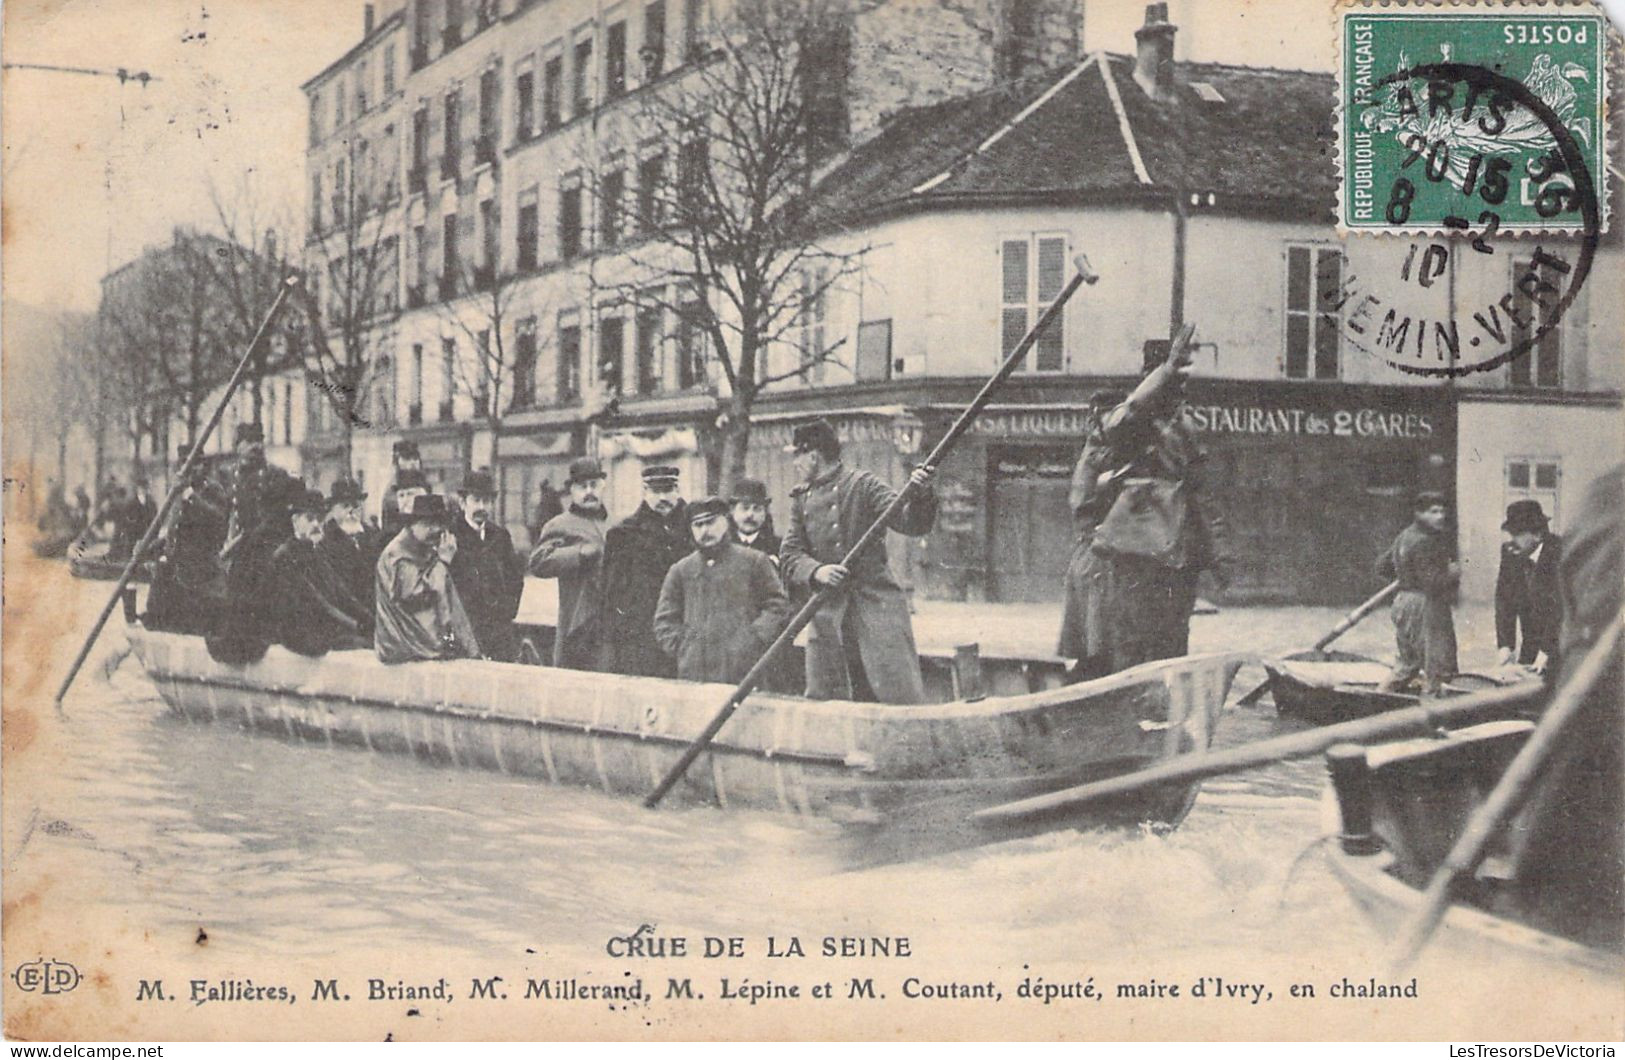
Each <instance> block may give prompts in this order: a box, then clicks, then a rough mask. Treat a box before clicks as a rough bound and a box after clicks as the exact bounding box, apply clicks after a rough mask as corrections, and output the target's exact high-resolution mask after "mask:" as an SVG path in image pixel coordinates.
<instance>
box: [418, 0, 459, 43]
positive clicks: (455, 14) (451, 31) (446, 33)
mask: <svg viewBox="0 0 1625 1060" xmlns="http://www.w3.org/2000/svg"><path fill="white" fill-rule="evenodd" d="M420 2H421V0H420ZM440 43H441V46H442V47H443V48H445V49H446V50H447V51H450V50H451V49H453V48H455V47H457V45H459V44H461V43H463V0H446V28H445V29H444V30H442V31H441V34H440Z"/></svg>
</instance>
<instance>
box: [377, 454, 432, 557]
mask: <svg viewBox="0 0 1625 1060" xmlns="http://www.w3.org/2000/svg"><path fill="white" fill-rule="evenodd" d="M428 492H429V480H428V478H427V477H425V476H424V474H423V472H421V471H417V470H414V469H412V468H407V469H406V470H404V471H401V472H399V473H397V474H396V476H395V481H394V483H393V484H391V486H390V487H389V492H388V493H387V494H385V495H384V512H383V539H384V541H385V543H388V542H390V541H393V540H395V538H396V536H397V535H399V534H400V532H401V531H402V530H404V529H406V525H407V523H408V522H410V521H411V520H410V519H409V518H408V517H407V515H406V513H407V512H410V511H411V510H412V502H413V501H415V500H417V499H418V498H419V497H422V496H425V495H426V494H427V493H428ZM442 501H444V498H442Z"/></svg>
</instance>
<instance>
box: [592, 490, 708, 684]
mask: <svg viewBox="0 0 1625 1060" xmlns="http://www.w3.org/2000/svg"><path fill="white" fill-rule="evenodd" d="M693 550H694V540H693V538H692V537H691V536H690V535H689V530H688V513H687V510H686V506H685V505H684V504H683V494H682V491H681V490H680V489H679V488H678V471H677V469H676V468H675V467H672V466H671V465H670V464H652V465H650V466H648V467H645V468H644V469H643V503H642V504H640V505H638V510H637V511H635V512H633V513H632V514H631V515H629V516H627V517H626V518H625V519H623V520H621V522H620V523H619V524H617V525H616V526H613V527H611V528H610V530H609V532H608V533H607V534H605V535H604V641H605V644H606V646H607V647H608V649H609V666H610V669H611V670H613V671H614V672H615V673H620V674H640V675H642V676H645V677H671V676H673V675H674V674H675V673H676V669H675V667H674V665H673V662H672V658H671V656H669V655H667V654H666V653H665V651H663V650H662V649H661V647H660V642H659V641H657V640H656V639H655V631H654V617H655V604H656V602H657V601H658V600H659V599H660V587H661V586H662V585H664V584H665V581H666V572H667V571H669V570H671V565H672V564H673V563H676V562H677V561H678V560H680V559H682V558H683V557H684V556H686V555H688V554H689V553H690V552H692V551H693Z"/></svg>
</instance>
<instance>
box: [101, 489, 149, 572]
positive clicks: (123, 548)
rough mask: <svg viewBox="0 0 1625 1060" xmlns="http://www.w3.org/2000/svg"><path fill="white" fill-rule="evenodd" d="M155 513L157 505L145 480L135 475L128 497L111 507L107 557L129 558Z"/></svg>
mask: <svg viewBox="0 0 1625 1060" xmlns="http://www.w3.org/2000/svg"><path fill="white" fill-rule="evenodd" d="M157 515H158V505H157V503H156V502H155V501H154V500H153V499H152V493H151V492H150V491H149V490H148V489H147V480H146V479H144V478H141V477H140V476H139V475H138V476H136V478H135V481H134V483H133V484H132V486H131V489H130V495H129V497H128V498H126V499H125V500H124V502H123V503H122V504H120V505H119V506H118V507H117V508H115V509H113V540H112V543H111V544H110V545H109V546H108V549H107V558H108V559H116V560H126V559H129V558H130V553H132V552H134V551H135V546H136V544H137V543H138V542H139V541H140V540H141V535H143V534H145V533H146V532H147V527H149V526H151V525H152V521H153V519H155V518H156V517H157Z"/></svg>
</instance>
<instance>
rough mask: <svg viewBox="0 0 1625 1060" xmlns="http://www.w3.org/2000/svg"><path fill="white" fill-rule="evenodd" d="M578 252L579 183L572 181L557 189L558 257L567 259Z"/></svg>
mask: <svg viewBox="0 0 1625 1060" xmlns="http://www.w3.org/2000/svg"><path fill="white" fill-rule="evenodd" d="M576 180H577V181H579V180H580V178H579V177H577V178H576ZM580 253H581V185H580V184H579V183H574V184H567V185H565V187H564V188H563V189H561V190H560V191H559V257H561V258H563V259H564V260H565V261H569V260H570V259H571V258H574V257H576V256H577V255H578V254H580Z"/></svg>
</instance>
